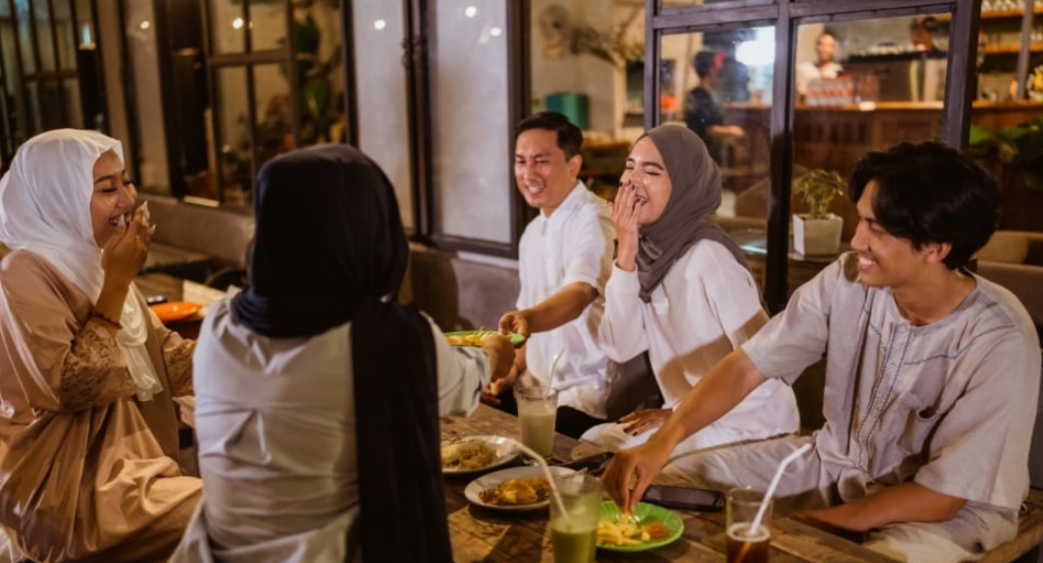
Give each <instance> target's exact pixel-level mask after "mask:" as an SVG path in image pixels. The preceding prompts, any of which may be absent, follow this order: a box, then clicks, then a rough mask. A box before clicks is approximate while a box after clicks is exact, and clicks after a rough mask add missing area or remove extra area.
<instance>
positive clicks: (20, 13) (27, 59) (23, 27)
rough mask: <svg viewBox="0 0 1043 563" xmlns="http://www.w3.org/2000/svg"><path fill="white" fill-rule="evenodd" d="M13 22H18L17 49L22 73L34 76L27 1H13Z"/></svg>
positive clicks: (30, 23) (34, 67)
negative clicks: (19, 53) (20, 59)
mask: <svg viewBox="0 0 1043 563" xmlns="http://www.w3.org/2000/svg"><path fill="white" fill-rule="evenodd" d="M15 20H16V21H17V22H18V48H19V49H20V50H21V52H22V72H24V73H25V74H36V55H35V54H34V49H33V39H32V35H31V33H32V31H31V29H32V20H31V19H30V15H29V0H15Z"/></svg>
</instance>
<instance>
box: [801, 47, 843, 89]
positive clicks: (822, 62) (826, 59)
mask: <svg viewBox="0 0 1043 563" xmlns="http://www.w3.org/2000/svg"><path fill="white" fill-rule="evenodd" d="M836 52H837V36H836V35H833V33H832V32H830V31H823V32H822V34H821V35H819V36H818V39H816V40H815V60H814V61H804V62H802V63H800V65H799V66H797V77H796V79H797V94H799V95H800V96H801V99H802V100H803V99H804V97H805V96H807V94H808V83H809V82H811V81H812V80H816V79H819V78H836V77H837V74H839V73H840V71H841V70H843V69H842V68H841V66H840V65H839V64H837V63H836V61H834V60H833V58H834V57H835V56H836Z"/></svg>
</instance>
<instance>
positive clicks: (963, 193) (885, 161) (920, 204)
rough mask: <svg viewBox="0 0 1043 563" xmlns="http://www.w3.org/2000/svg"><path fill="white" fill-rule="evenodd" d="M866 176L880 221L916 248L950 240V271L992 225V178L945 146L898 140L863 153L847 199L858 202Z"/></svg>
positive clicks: (995, 204) (963, 260) (995, 203)
mask: <svg viewBox="0 0 1043 563" xmlns="http://www.w3.org/2000/svg"><path fill="white" fill-rule="evenodd" d="M871 181H875V182H876V185H877V191H876V197H875V198H874V199H873V202H872V205H873V213H874V214H875V215H876V221H877V222H878V223H879V224H880V226H882V227H883V228H884V229H886V230H887V232H888V233H890V234H892V235H894V236H896V237H900V238H904V239H907V240H909V241H911V242H912V244H913V248H916V249H920V248H922V247H923V245H924V244H927V243H932V242H933V243H949V244H951V245H952V250H950V251H949V254H948V256H946V257H945V260H944V262H945V265H946V266H947V267H948V268H949V269H951V270H955V269H957V268H961V267H963V266H966V265H967V262H968V261H969V260H970V258H971V256H972V255H973V254H974V253H975V252H977V251H978V250H979V249H980V248H981V247H982V246H985V243H986V242H988V241H989V237H991V236H992V233H993V231H995V230H996V220H997V208H998V205H999V194H998V192H997V189H996V182H995V181H994V180H993V179H992V177H991V176H990V175H989V174H988V172H986V171H985V170H984V169H982V168H981V167H980V166H978V165H977V164H976V163H975V162H974V161H973V160H972V159H971V158H970V157H968V156H967V155H964V154H962V153H960V152H959V151H957V150H956V149H953V148H951V147H949V146H946V145H943V144H941V143H936V142H923V143H917V144H912V143H901V144H899V145H896V146H895V147H893V148H891V149H888V150H886V151H875V152H871V153H869V154H867V155H865V156H864V157H862V158H861V159H860V160H859V161H858V163H857V164H856V165H855V171H854V173H852V174H851V180H850V181H849V182H848V195H849V196H850V197H851V200H852V201H855V202H857V201H858V198H859V197H860V196H861V195H862V192H863V191H864V190H865V187H866V185H867V184H869V182H871Z"/></svg>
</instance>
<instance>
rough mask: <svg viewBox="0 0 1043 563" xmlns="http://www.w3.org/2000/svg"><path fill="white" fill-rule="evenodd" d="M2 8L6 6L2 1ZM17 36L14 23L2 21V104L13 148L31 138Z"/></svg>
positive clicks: (0, 40) (0, 1)
mask: <svg viewBox="0 0 1043 563" xmlns="http://www.w3.org/2000/svg"><path fill="white" fill-rule="evenodd" d="M0 6H5V3H4V2H3V0H0ZM16 38H17V35H16V33H15V29H14V23H13V22H12V21H11V20H10V19H0V57H3V68H4V76H2V77H0V80H2V81H3V84H4V97H3V98H2V99H0V104H6V105H5V108H4V109H3V110H0V111H5V112H6V115H7V119H8V122H7V127H8V128H10V130H11V136H12V139H11V144H10V146H11V147H12V148H13V147H15V146H18V145H20V144H22V142H24V141H25V140H26V139H27V138H28V137H29V124H28V122H27V121H26V117H27V116H26V109H25V94H24V90H22V77H21V75H20V74H19V73H18V66H17V64H18V59H17V56H16V55H15V41H16Z"/></svg>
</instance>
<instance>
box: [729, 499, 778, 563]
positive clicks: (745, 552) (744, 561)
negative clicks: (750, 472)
mask: <svg viewBox="0 0 1043 563" xmlns="http://www.w3.org/2000/svg"><path fill="white" fill-rule="evenodd" d="M763 501H764V491H758V490H755V489H749V488H735V489H731V490H730V491H728V505H727V511H728V513H727V528H726V529H727V531H728V540H727V542H728V547H727V551H728V563H768V545H770V543H771V530H770V529H769V528H768V522H770V521H771V509H772V501H771V499H768V506H767V508H766V509H765V510H764V515H763V516H762V517H761V521H760V524H759V525H758V526H757V529H756V530H753V529H751V528H752V527H753V521H754V519H755V518H756V517H757V511H758V510H759V509H760V506H761V502H763Z"/></svg>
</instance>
